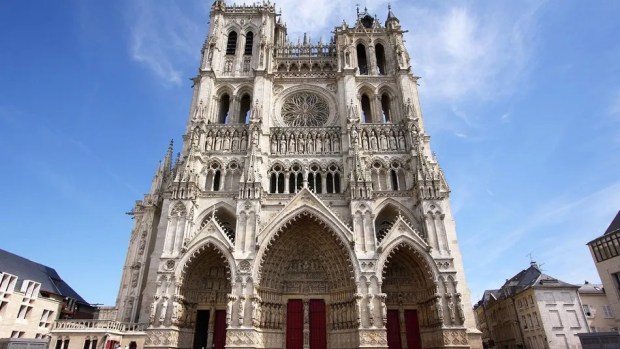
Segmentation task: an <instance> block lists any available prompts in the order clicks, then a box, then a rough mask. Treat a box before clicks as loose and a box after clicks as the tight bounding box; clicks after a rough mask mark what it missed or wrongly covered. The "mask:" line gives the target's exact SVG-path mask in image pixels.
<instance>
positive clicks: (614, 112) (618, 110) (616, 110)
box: [607, 90, 620, 119]
mask: <svg viewBox="0 0 620 349" xmlns="http://www.w3.org/2000/svg"><path fill="white" fill-rule="evenodd" d="M607 112H608V113H609V115H611V116H612V117H613V118H617V119H620V90H616V91H614V92H613V93H612V94H611V98H610V99H609V107H608V109H607Z"/></svg>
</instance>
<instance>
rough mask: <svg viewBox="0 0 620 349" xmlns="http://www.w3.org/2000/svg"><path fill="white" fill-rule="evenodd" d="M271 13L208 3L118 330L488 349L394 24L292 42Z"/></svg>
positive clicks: (237, 340) (366, 23) (199, 343)
mask: <svg viewBox="0 0 620 349" xmlns="http://www.w3.org/2000/svg"><path fill="white" fill-rule="evenodd" d="M278 16H279V14H277V13H276V11H275V7H274V6H273V5H272V4H269V3H263V4H260V5H251V6H245V5H244V6H227V5H226V4H225V3H224V2H223V1H219V0H218V1H215V3H214V4H213V6H212V8H211V14H210V23H211V25H210V28H209V33H208V36H207V39H206V41H205V43H204V46H203V49H202V59H201V63H200V67H199V73H198V75H197V76H196V77H195V78H194V79H193V81H194V87H193V96H192V101H191V108H190V115H189V120H188V122H187V128H186V134H185V135H184V138H183V145H182V149H181V153H180V157H179V159H178V160H177V161H174V160H173V159H172V147H171V148H170V150H169V152H168V154H167V155H166V158H165V161H164V162H163V164H162V166H161V168H160V169H159V170H158V172H157V174H156V176H155V178H154V180H153V185H152V188H151V191H150V193H149V194H147V195H146V196H145V198H144V200H142V201H139V202H138V203H137V204H136V206H135V208H134V210H133V217H134V219H135V226H134V229H133V232H132V234H131V240H130V244H129V249H128V253H127V259H126V263H125V267H124V270H123V276H122V281H121V287H120V291H119V295H118V299H117V307H118V312H117V320H118V321H119V322H123V323H145V324H146V325H147V326H148V327H146V330H145V333H146V335H145V336H146V338H145V340H144V347H146V348H195V349H201V348H218V349H219V348H224V347H226V348H285V347H286V348H300V349H301V348H317V349H319V348H412V349H413V348H481V341H480V332H479V331H478V330H477V329H476V327H475V323H474V317H473V313H472V310H471V304H470V295H469V290H468V288H467V284H466V281H465V275H464V271H463V264H462V259H461V254H460V251H459V246H458V242H457V236H456V231H455V224H454V220H453V218H452V212H451V210H450V204H449V188H448V185H447V184H446V181H445V179H444V176H443V173H442V171H441V169H440V167H439V165H438V164H437V161H436V160H435V158H434V156H433V155H432V153H431V150H430V146H429V139H430V138H429V136H428V134H427V133H426V131H425V128H424V124H423V120H422V113H421V109H420V104H419V100H418V93H417V85H416V80H417V77H415V76H413V75H412V73H411V67H410V66H409V56H408V53H407V50H406V48H405V45H404V44H403V33H404V31H403V30H402V29H401V27H400V23H399V21H398V19H397V18H396V16H394V14H393V13H392V11H391V10H389V13H388V18H387V20H386V21H385V22H384V23H381V22H379V21H378V20H377V19H376V17H373V16H370V15H369V14H368V13H366V12H363V13H359V11H358V16H357V21H356V23H354V24H353V25H352V26H348V25H347V24H345V23H343V24H342V25H341V26H338V27H336V28H335V29H334V35H333V37H332V38H331V40H330V42H325V43H324V42H319V43H309V42H308V40H307V39H306V38H304V41H303V43H299V44H292V43H290V42H289V41H288V39H287V29H286V26H285V25H283V24H282V22H281V21H280V20H279V19H278ZM138 346H140V344H139V345H138Z"/></svg>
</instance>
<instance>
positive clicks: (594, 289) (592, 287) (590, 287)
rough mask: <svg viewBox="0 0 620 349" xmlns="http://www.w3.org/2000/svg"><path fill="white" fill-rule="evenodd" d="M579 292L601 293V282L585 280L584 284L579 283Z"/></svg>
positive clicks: (602, 291) (602, 290)
mask: <svg viewBox="0 0 620 349" xmlns="http://www.w3.org/2000/svg"><path fill="white" fill-rule="evenodd" d="M579 293H580V294H601V293H605V291H604V289H603V284H591V283H589V282H587V281H586V283H585V284H583V285H579Z"/></svg>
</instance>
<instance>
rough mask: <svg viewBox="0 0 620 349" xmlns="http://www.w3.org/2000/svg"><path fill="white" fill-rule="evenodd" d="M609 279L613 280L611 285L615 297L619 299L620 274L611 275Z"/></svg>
mask: <svg viewBox="0 0 620 349" xmlns="http://www.w3.org/2000/svg"><path fill="white" fill-rule="evenodd" d="M610 275H611V278H612V279H613V283H614V285H615V286H616V295H617V296H618V299H620V273H611V274H610Z"/></svg>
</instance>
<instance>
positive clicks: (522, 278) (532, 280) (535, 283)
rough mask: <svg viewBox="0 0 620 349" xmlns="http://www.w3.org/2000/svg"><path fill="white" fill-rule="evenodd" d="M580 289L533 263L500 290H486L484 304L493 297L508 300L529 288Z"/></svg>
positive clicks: (483, 298) (507, 281)
mask: <svg viewBox="0 0 620 349" xmlns="http://www.w3.org/2000/svg"><path fill="white" fill-rule="evenodd" d="M549 287H554V288H555V287H558V288H566V287H571V288H578V287H579V286H577V285H573V284H569V283H567V282H564V281H561V280H558V279H556V278H554V277H552V276H549V275H547V274H545V273H543V272H542V271H541V270H540V268H539V267H538V264H536V263H535V262H532V263H531V264H530V266H529V268H527V269H524V270H521V271H520V272H519V273H517V274H516V275H515V276H513V277H512V278H510V279H508V280H506V282H505V283H504V285H502V287H501V288H500V289H499V290H486V291H484V295H483V296H482V300H481V301H482V302H483V303H487V302H488V301H489V300H490V299H491V297H490V296H491V295H493V296H494V298H495V299H501V298H508V297H511V296H514V295H516V294H518V293H521V292H522V291H524V290H526V289H528V288H549Z"/></svg>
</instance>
